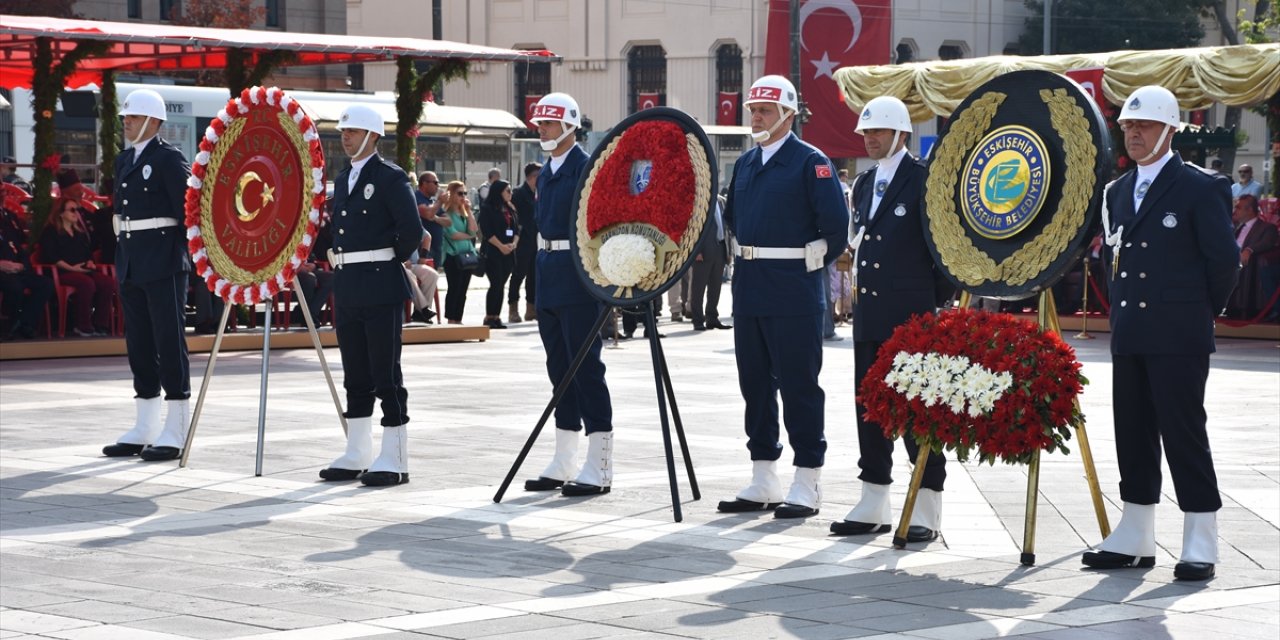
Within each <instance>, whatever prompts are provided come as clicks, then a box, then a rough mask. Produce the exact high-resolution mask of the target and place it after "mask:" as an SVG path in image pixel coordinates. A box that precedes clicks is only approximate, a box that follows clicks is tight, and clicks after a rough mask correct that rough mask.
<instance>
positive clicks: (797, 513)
mask: <svg viewBox="0 0 1280 640" xmlns="http://www.w3.org/2000/svg"><path fill="white" fill-rule="evenodd" d="M821 478H822V468H821V467H814V468H811V467H796V475H795V477H794V478H793V479H792V480H791V489H789V490H788V491H787V497H785V498H783V499H782V505H781V506H779V507H778V508H777V509H775V510H774V511H773V517H775V518H807V517H809V516H815V515H818V510H819V509H820V508H821V507H822V487H821V486H820V485H819V484H818V481H819V480H820V479H821Z"/></svg>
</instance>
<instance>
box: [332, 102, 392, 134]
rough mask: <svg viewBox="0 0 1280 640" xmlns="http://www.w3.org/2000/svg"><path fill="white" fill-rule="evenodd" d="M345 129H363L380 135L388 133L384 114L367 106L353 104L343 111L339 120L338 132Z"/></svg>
mask: <svg viewBox="0 0 1280 640" xmlns="http://www.w3.org/2000/svg"><path fill="white" fill-rule="evenodd" d="M344 129H363V130H365V131H372V132H373V133H376V134H378V135H382V134H384V133H386V130H387V125H386V122H384V121H383V119H382V114H380V113H378V112H377V110H376V109H374V108H373V107H370V106H369V105H367V104H353V105H350V106H348V107H347V108H346V109H343V110H342V116H341V117H339V118H338V131H342V130H344Z"/></svg>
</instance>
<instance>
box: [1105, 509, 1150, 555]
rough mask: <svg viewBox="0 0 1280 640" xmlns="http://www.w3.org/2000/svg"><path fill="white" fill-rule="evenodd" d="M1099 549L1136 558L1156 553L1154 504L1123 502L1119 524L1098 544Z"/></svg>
mask: <svg viewBox="0 0 1280 640" xmlns="http://www.w3.org/2000/svg"><path fill="white" fill-rule="evenodd" d="M1098 549H1099V550H1101V551H1110V552H1111V553H1120V554H1124V555H1126V556H1134V557H1137V558H1147V557H1150V558H1154V557H1155V555H1156V505H1154V504H1133V503H1132V502H1126V503H1124V511H1123V512H1121V514H1120V524H1118V525H1116V528H1115V529H1114V530H1113V531H1112V532H1111V535H1109V536H1107V538H1106V539H1105V540H1103V541H1102V544H1100V545H1098Z"/></svg>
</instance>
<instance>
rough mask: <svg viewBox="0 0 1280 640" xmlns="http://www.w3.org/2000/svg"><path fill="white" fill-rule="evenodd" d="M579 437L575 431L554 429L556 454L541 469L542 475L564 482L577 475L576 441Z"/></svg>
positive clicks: (580, 437)
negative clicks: (545, 466)
mask: <svg viewBox="0 0 1280 640" xmlns="http://www.w3.org/2000/svg"><path fill="white" fill-rule="evenodd" d="M581 439H582V436H581V435H580V434H579V433H578V432H577V431H570V430H568V429H556V454H555V456H553V457H552V458H551V462H550V463H549V464H548V465H547V468H546V469H544V470H543V471H542V477H543V478H550V479H552V480H559V481H561V482H564V481H566V480H568V479H570V478H572V477H574V476H575V475H577V473H578V442H579V440H581Z"/></svg>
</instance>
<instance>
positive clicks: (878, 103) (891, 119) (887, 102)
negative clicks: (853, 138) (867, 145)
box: [854, 96, 911, 133]
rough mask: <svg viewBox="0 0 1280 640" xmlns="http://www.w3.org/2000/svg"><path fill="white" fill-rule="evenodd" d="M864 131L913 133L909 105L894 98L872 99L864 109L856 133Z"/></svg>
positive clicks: (855, 129) (881, 97)
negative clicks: (883, 130)
mask: <svg viewBox="0 0 1280 640" xmlns="http://www.w3.org/2000/svg"><path fill="white" fill-rule="evenodd" d="M863 129H892V130H894V131H905V132H907V133H911V114H910V113H908V112H907V105H905V104H903V103H902V101H901V100H899V99H897V98H895V97H893V96H880V97H879V98H872V99H871V101H870V102H868V103H867V105H866V106H865V107H863V108H862V114H861V115H860V116H859V117H858V126H857V127H856V128H854V131H856V132H858V133H862V131H863Z"/></svg>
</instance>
